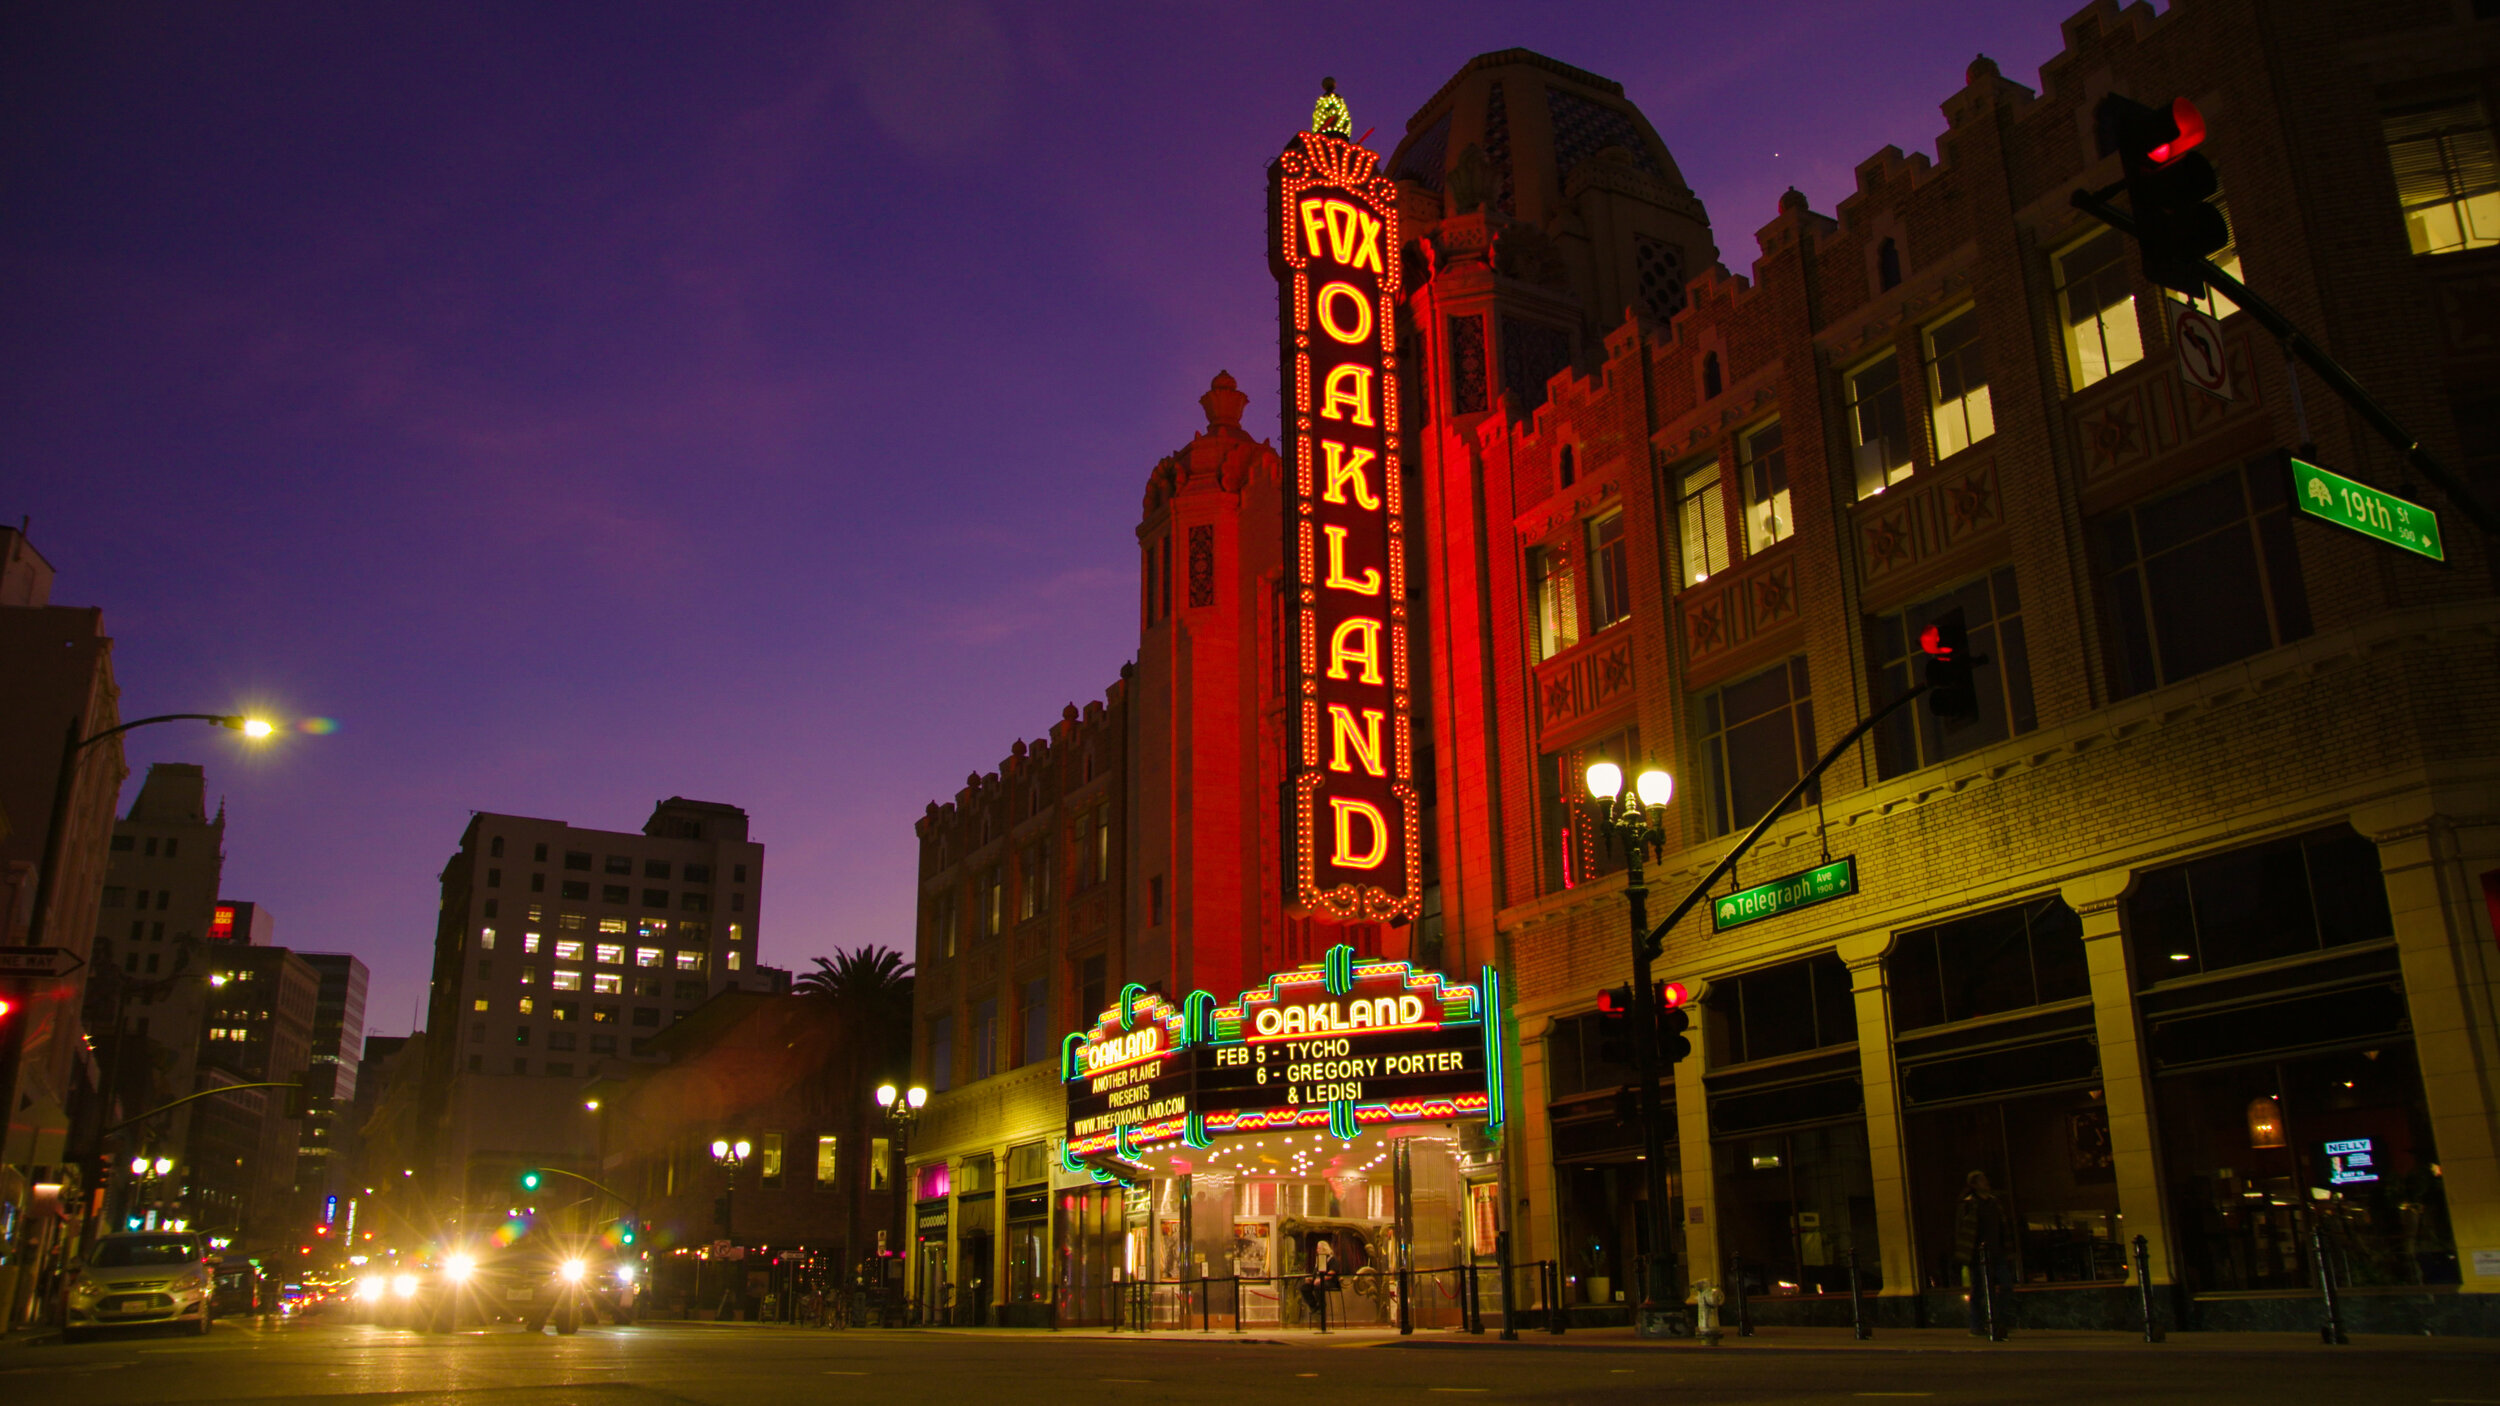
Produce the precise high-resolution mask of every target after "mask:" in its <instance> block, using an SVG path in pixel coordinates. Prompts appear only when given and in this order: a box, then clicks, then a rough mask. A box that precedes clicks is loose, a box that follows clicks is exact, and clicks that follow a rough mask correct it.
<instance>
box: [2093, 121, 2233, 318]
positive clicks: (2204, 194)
mask: <svg viewBox="0 0 2500 1406" xmlns="http://www.w3.org/2000/svg"><path fill="white" fill-rule="evenodd" d="M2093 118H2094V122H2095V125H2096V126H2097V127H2098V128H2099V135H2100V141H2101V151H2102V153H2103V154H2104V155H2106V154H2108V153H2110V152H2113V151H2114V152H2116V153H2118V161H2119V165H2120V167H2121V168H2122V170H2123V171H2124V173H2125V176H2126V185H2127V202H2128V204H2129V205H2130V206H2131V207H2133V208H2132V210H2131V211H2130V213H2131V214H2132V215H2133V217H2134V219H2135V241H2136V247H2137V250H2138V252H2140V253H2141V254H2142V255H2143V259H2144V276H2145V277H2146V278H2147V279H2149V280H2151V281H2152V282H2154V283H2158V284H2160V285H2161V286H2163V287H2165V288H2173V289H2176V290H2178V291H2179V292H2181V293H2184V294H2186V295H2187V296H2188V297H2191V298H2194V297H2197V296H2199V295H2201V294H2202V293H2203V292H2204V291H2205V257H2206V256H2207V255H2209V254H2213V253H2215V252H2217V251H2219V250H2220V249H2222V248H2223V246H2225V245H2227V244H2229V243H2230V242H2231V227H2230V225H2229V223H2228V222H2226V221H2225V220H2224V219H2223V218H2222V211H2221V210H2220V209H2219V208H2218V207H2216V206H2215V205H2213V204H2212V203H2211V202H2212V200H2213V196H2214V193H2215V192H2216V191H2218V190H2220V189H2221V178H2220V177H2218V176H2217V175H2216V174H2215V173H2214V167H2213V163H2212V162H2211V161H2208V160H2207V159H2206V158H2205V154H2204V153H2203V152H2202V151H2201V150H2199V148H2201V147H2202V146H2204V144H2205V115H2204V114H2203V113H2201V112H2199V111H2197V110H2196V104H2195V103H2193V102H2190V101H2188V100H2187V99H2186V98H2173V99H2171V101H2170V103H2169V104H2168V105H2167V106H2164V107H2151V106H2147V105H2146V104H2144V103H2140V102H2137V101H2135V100H2134V99H2133V98H2122V97H2120V96H2118V95H2117V94H2115V93H2112V94H2110V95H2109V96H2108V97H2105V98H2103V99H2101V105H2100V106H2099V107H2098V108H2095V109H2094V110H2093Z"/></svg>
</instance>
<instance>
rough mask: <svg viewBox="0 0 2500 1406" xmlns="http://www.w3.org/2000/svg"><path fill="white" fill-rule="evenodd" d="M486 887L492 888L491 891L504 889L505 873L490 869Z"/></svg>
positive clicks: (487, 874) (487, 872) (487, 873)
mask: <svg viewBox="0 0 2500 1406" xmlns="http://www.w3.org/2000/svg"><path fill="white" fill-rule="evenodd" d="M486 886H487V887H488V888H490V889H499V888H502V887H503V871H502V870H501V869H489V870H487V871H486Z"/></svg>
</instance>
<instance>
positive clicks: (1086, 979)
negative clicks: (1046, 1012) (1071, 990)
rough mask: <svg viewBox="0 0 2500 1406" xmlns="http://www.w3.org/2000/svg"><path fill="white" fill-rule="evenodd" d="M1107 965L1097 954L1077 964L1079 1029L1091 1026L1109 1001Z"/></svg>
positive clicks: (1077, 1020) (1109, 990)
mask: <svg viewBox="0 0 2500 1406" xmlns="http://www.w3.org/2000/svg"><path fill="white" fill-rule="evenodd" d="M1107 965H1108V964H1107V962H1106V961H1105V959H1104V958H1103V957H1102V956H1101V955H1100V954H1099V953H1097V954H1096V955H1094V956H1091V957H1088V958H1086V959H1085V960H1084V961H1082V962H1080V963H1078V964H1077V969H1076V970H1077V977H1076V984H1077V992H1076V1023H1077V1026H1078V1028H1080V1029H1083V1028H1087V1027H1090V1026H1092V1025H1093V1023H1094V1021H1095V1020H1096V1019H1098V1018H1099V1017H1100V1016H1101V1015H1102V1011H1103V1007H1104V1006H1105V1005H1106V1004H1107V1003H1108V1002H1109V1000H1110V997H1111V987H1110V984H1109V983H1110V978H1109V977H1108V976H1107V975H1106V974H1105V971H1104V968H1105V967H1106V966H1107Z"/></svg>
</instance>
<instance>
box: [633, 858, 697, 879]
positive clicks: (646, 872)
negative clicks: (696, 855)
mask: <svg viewBox="0 0 2500 1406" xmlns="http://www.w3.org/2000/svg"><path fill="white" fill-rule="evenodd" d="M688 867H689V868H691V867H692V866H688ZM642 876H643V877H644V878H646V879H665V878H667V877H668V861H667V860H665V859H646V860H644V861H643V862H642ZM687 877H688V878H692V877H693V875H692V874H689V875H687Z"/></svg>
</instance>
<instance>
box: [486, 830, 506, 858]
mask: <svg viewBox="0 0 2500 1406" xmlns="http://www.w3.org/2000/svg"><path fill="white" fill-rule="evenodd" d="M486 857H487V858H489V859H501V858H503V836H501V835H497V836H495V837H494V838H492V839H490V840H488V841H487V842H486Z"/></svg>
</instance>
